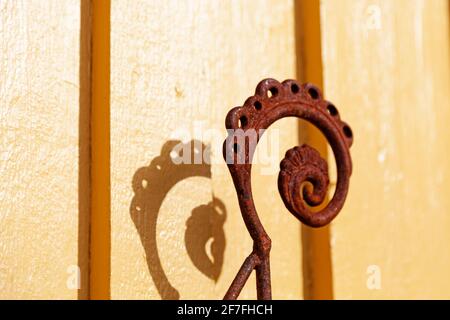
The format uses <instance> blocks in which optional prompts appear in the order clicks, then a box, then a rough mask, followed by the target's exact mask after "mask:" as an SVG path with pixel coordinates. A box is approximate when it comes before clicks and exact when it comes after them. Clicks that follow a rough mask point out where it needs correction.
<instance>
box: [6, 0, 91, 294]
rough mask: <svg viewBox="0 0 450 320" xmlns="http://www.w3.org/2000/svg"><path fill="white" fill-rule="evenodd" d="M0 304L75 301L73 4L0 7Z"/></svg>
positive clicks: (76, 52) (76, 42)
mask: <svg viewBox="0 0 450 320" xmlns="http://www.w3.org/2000/svg"><path fill="white" fill-rule="evenodd" d="M0 39H1V40H0V61H1V62H0V141H1V142H0V143H1V146H0V176H1V177H2V178H1V181H0V229H1V232H0V297H1V298H2V299H42V298H45V299H57V298H58V299H61V298H63V299H74V298H77V295H78V290H77V289H78V279H79V269H78V260H79V259H81V260H83V261H81V263H84V262H85V261H86V259H85V257H83V255H80V256H79V252H78V250H79V248H78V243H79V241H78V240H79V239H78V237H79V205H80V204H79V189H78V187H79V185H78V181H79V169H80V168H79V122H78V121H79V112H80V84H79V81H80V74H79V68H80V1H77V0H63V1H61V0H58V1H0Z"/></svg>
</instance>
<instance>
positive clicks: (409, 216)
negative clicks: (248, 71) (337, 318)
mask: <svg viewBox="0 0 450 320" xmlns="http://www.w3.org/2000/svg"><path fill="white" fill-rule="evenodd" d="M321 20H322V48H323V66H324V86H325V91H326V95H327V97H328V98H329V99H330V100H331V101H333V102H334V103H335V104H336V106H337V107H338V108H339V110H340V111H341V115H342V117H343V118H344V119H345V120H346V121H348V123H349V124H350V125H351V126H352V129H353V132H354V136H355V142H354V144H353V146H352V150H351V152H352V157H353V162H354V170H353V175H352V178H351V181H350V193H349V197H348V200H347V203H346V205H345V207H344V209H343V212H342V213H341V214H340V215H339V217H338V218H337V219H336V220H335V222H333V225H332V238H331V244H332V263H333V281H334V283H333V285H334V294H335V298H338V299H341V298H383V299H390V298H408V299H410V298H447V299H448V298H449V297H450V278H449V277H448V266H449V265H450V251H449V250H448V244H449V243H450V215H449V214H448V212H449V210H450V198H449V197H448V193H449V191H450V190H449V187H448V181H449V179H450V164H449V161H448V157H449V150H450V127H449V126H448V121H449V119H450V91H449V88H450V78H449V77H450V72H449V71H450V70H449V61H450V53H449V8H448V1H446V0H429V1H428V0H427V1H425V0H415V1H409V0H408V1H401V0H397V1H390V0H383V1H380V0H379V1H350V0H343V1H328V0H324V1H322V3H321Z"/></svg>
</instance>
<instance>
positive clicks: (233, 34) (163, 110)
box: [111, 0, 302, 299]
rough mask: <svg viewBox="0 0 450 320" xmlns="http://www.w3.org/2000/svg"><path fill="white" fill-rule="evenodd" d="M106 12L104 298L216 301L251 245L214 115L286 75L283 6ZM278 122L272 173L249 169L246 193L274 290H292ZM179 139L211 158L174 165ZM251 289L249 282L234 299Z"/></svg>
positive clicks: (285, 136)
mask: <svg viewBox="0 0 450 320" xmlns="http://www.w3.org/2000/svg"><path fill="white" fill-rule="evenodd" d="M111 12H112V15H111V27H112V32H111V41H112V42H111V194H112V199H111V216H112V226H111V228H112V235H114V236H113V238H112V244H111V254H112V256H111V297H112V298H113V299H123V298H152V299H159V298H178V297H180V298H191V299H200V298H207V299H217V298H221V297H222V296H223V295H224V294H225V292H226V290H227V288H228V286H229V284H230V283H231V280H232V279H233V277H234V276H235V274H236V272H237V270H238V269H239V267H240V265H241V263H242V262H243V261H244V259H245V258H246V256H247V255H248V254H249V253H250V252H251V250H252V242H251V239H250V237H249V235H248V233H247V231H246V229H245V226H244V223H243V221H242V218H241V216H240V211H239V209H238V203H237V198H236V194H235V191H234V187H233V186H232V181H231V177H230V176H229V173H228V169H227V168H226V166H225V164H224V163H223V160H222V155H221V145H222V141H223V139H224V138H225V136H226V132H225V130H224V129H225V128H224V118H225V115H226V113H227V112H228V110H229V109H231V108H232V107H233V106H236V105H239V104H242V103H243V102H244V101H245V99H246V98H247V97H248V96H250V95H252V94H253V92H254V89H255V86H256V84H257V83H258V82H259V80H261V79H263V78H265V77H274V78H277V79H279V80H283V79H285V78H293V77H295V71H296V66H295V44H294V21H293V17H294V11H293V3H292V2H291V1H283V2H280V1H154V2H153V1H152V2H149V1H133V2H130V1H120V0H116V1H113V2H112V8H111ZM280 123H281V124H278V125H276V126H275V127H274V130H276V129H278V130H279V131H280V137H279V146H278V147H277V148H276V150H275V152H274V155H275V159H270V162H271V163H272V164H273V165H274V167H275V168H274V169H275V170H272V172H270V174H267V172H266V174H267V175H261V169H263V168H266V171H267V165H265V166H264V165H262V166H261V165H260V166H255V168H254V170H253V173H254V179H253V185H254V192H253V194H254V197H255V199H256V207H257V209H258V211H259V213H260V216H261V218H262V220H263V224H264V225H265V226H267V229H268V232H269V234H270V235H271V236H272V240H273V253H272V272H273V291H274V298H301V297H302V292H301V291H302V280H301V278H302V275H301V241H300V227H299V222H297V221H296V220H295V219H294V218H293V217H291V216H290V214H289V213H288V212H287V210H286V209H285V208H284V206H283V204H282V201H281V199H280V197H279V195H278V191H277V183H276V181H277V174H278V163H279V160H280V159H281V158H282V157H283V155H284V152H285V151H286V150H287V149H288V148H290V147H292V146H294V145H296V144H297V142H298V132H297V121H296V120H292V119H287V120H283V121H281V122H280ZM199 127H203V129H199ZM207 130H210V131H207ZM211 130H216V131H211ZM180 138H182V140H184V141H190V139H196V140H198V141H200V142H201V143H203V144H204V145H206V146H210V147H211V149H212V159H211V160H212V164H211V166H209V165H193V166H183V165H182V166H181V167H178V166H174V165H173V164H172V163H171V160H170V157H169V152H168V151H170V149H168V146H170V145H171V142H170V141H174V140H178V139H180ZM264 139H269V136H268V135H267V136H266V137H265V138H264ZM262 143H264V141H262ZM265 143H267V141H266V142H265ZM152 161H153V163H152ZM191 176H193V177H191ZM133 177H134V178H135V180H134V190H135V191H133V188H132V180H133ZM178 180H180V181H178ZM176 181H178V182H177V183H176V184H175V182H176ZM173 185H174V186H173ZM213 199H216V200H214V202H213V206H212V205H208V203H210V202H211V201H213ZM221 203H223V204H224V205H225V208H222V207H221V206H222V204H221ZM223 211H226V219H225V220H224V215H225V214H224V213H223ZM155 216H157V218H155ZM152 221H153V222H152ZM155 221H156V222H155ZM211 237H213V238H214V242H213V244H212V247H211V252H209V251H210V249H209V248H210V246H211V242H210V241H211ZM211 255H212V256H214V257H215V259H211V258H209V259H208V258H207V257H210V256H211ZM222 255H223V257H222ZM205 257H206V258H205ZM222 259H223V261H222ZM211 260H213V261H214V263H212V261H211ZM155 266H157V267H155ZM158 266H159V267H158ZM254 288H255V281H254V278H251V279H250V280H249V282H248V286H247V287H246V288H245V289H244V291H243V293H242V295H241V296H242V297H243V298H255V297H256V294H255V289H254Z"/></svg>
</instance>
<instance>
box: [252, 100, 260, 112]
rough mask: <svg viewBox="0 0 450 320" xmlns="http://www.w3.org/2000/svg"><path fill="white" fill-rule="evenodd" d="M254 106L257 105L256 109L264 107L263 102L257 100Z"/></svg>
mask: <svg viewBox="0 0 450 320" xmlns="http://www.w3.org/2000/svg"><path fill="white" fill-rule="evenodd" d="M253 106H254V107H255V109H256V110H261V109H262V104H261V102H259V101H255V103H254V104H253Z"/></svg>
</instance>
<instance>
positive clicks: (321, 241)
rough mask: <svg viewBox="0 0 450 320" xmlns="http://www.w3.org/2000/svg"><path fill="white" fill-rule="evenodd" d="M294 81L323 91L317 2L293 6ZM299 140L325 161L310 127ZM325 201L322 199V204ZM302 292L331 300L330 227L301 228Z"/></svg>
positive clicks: (322, 142) (322, 145) (321, 141)
mask: <svg viewBox="0 0 450 320" xmlns="http://www.w3.org/2000/svg"><path fill="white" fill-rule="evenodd" d="M295 25H296V43H297V69H298V78H299V79H300V80H301V81H302V82H311V83H314V84H315V85H316V86H318V87H319V88H321V89H322V92H323V93H324V94H326V92H324V90H323V64H322V43H321V29H320V0H297V1H296V2H295ZM300 139H302V140H303V141H304V142H305V143H306V144H308V145H311V146H313V147H314V148H315V149H316V150H317V151H319V153H320V155H321V156H322V158H324V159H327V158H328V148H327V141H326V139H325V137H324V136H323V135H322V134H321V132H320V131H319V130H318V129H317V128H316V127H314V126H313V125H312V124H310V123H307V122H304V123H303V124H302V125H301V126H300ZM327 201H328V199H326V200H325V201H324V204H325V203H326V202H327ZM302 251H303V291H304V298H305V299H333V281H332V267H331V252H330V227H329V226H325V227H323V228H319V229H317V228H310V227H308V226H306V225H302Z"/></svg>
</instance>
